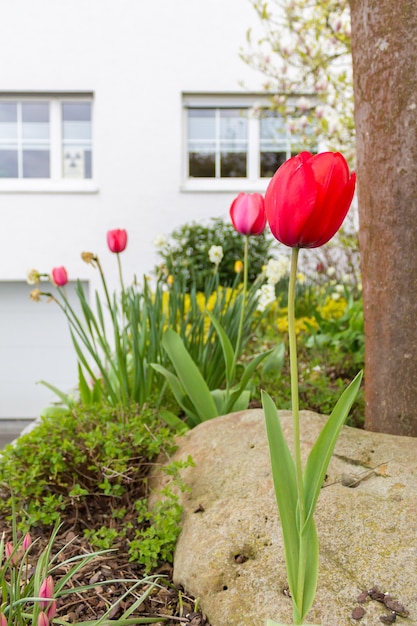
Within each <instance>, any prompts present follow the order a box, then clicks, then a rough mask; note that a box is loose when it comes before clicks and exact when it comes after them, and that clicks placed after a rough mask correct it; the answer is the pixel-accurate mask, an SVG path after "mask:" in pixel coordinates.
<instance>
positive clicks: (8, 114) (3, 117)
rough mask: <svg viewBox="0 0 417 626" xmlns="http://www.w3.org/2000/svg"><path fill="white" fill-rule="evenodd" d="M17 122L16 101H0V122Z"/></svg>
mask: <svg viewBox="0 0 417 626" xmlns="http://www.w3.org/2000/svg"><path fill="white" fill-rule="evenodd" d="M16 122H17V102H0V124H7V123H16Z"/></svg>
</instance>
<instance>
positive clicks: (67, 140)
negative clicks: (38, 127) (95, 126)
mask: <svg viewBox="0 0 417 626" xmlns="http://www.w3.org/2000/svg"><path fill="white" fill-rule="evenodd" d="M62 135H63V139H64V143H63V147H62V172H63V173H62V175H63V177H64V178H91V177H92V149H91V138H92V124H91V102H63V103H62Z"/></svg>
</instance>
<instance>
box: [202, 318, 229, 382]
mask: <svg viewBox="0 0 417 626" xmlns="http://www.w3.org/2000/svg"><path fill="white" fill-rule="evenodd" d="M207 315H208V316H209V318H210V321H211V323H212V324H213V326H214V328H215V329H216V332H217V334H218V336H219V339H220V344H221V347H222V350H223V357H224V362H225V364H226V380H227V382H228V384H229V385H231V384H232V383H233V379H234V369H235V365H236V364H235V354H234V350H233V346H232V344H231V341H230V339H229V337H228V336H227V334H226V331H225V330H224V328H223V326H222V325H221V324H220V322H219V321H218V320H217V319H216V318H215V317H214V315H212V314H211V313H210V312H207Z"/></svg>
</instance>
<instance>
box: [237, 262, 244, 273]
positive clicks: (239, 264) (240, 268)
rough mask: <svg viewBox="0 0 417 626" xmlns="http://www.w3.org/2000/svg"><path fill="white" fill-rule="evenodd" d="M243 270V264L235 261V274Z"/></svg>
mask: <svg viewBox="0 0 417 626" xmlns="http://www.w3.org/2000/svg"><path fill="white" fill-rule="evenodd" d="M242 270H243V263H242V261H240V260H238V261H235V274H240V272H241V271H242Z"/></svg>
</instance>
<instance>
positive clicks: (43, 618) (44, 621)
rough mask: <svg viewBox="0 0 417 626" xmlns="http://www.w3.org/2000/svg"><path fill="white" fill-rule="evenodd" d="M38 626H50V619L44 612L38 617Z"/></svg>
mask: <svg viewBox="0 0 417 626" xmlns="http://www.w3.org/2000/svg"><path fill="white" fill-rule="evenodd" d="M2 626H3V625H2ZM38 626H49V618H48V616H47V615H46V613H44V612H43V611H41V612H40V613H39V615H38Z"/></svg>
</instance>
